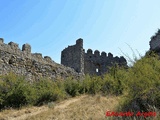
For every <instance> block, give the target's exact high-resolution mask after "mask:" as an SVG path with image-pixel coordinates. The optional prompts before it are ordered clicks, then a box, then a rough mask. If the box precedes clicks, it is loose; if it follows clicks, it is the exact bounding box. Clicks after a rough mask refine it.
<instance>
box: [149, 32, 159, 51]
mask: <svg viewBox="0 0 160 120" xmlns="http://www.w3.org/2000/svg"><path fill="white" fill-rule="evenodd" d="M150 50H153V51H156V52H160V29H159V30H158V32H157V33H156V34H155V35H154V36H152V37H151V41H150Z"/></svg>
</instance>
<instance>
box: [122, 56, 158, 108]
mask: <svg viewBox="0 0 160 120" xmlns="http://www.w3.org/2000/svg"><path fill="white" fill-rule="evenodd" d="M159 71H160V60H159V57H158V56H157V55H155V54H154V55H151V56H148V55H147V56H145V57H143V58H141V59H140V60H138V61H137V62H135V64H134V65H133V67H131V68H130V69H129V70H128V72H127V74H128V75H127V76H126V78H125V79H126V82H125V83H126V86H127V88H128V90H127V91H128V96H127V98H126V100H125V101H129V102H128V104H125V105H124V109H125V108H126V109H127V108H128V109H134V108H131V104H133V103H135V104H137V105H138V106H139V109H140V110H142V111H149V110H152V107H153V106H155V107H156V108H160V74H159ZM151 106H152V107H151Z"/></svg>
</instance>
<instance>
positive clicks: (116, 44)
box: [0, 0, 160, 63]
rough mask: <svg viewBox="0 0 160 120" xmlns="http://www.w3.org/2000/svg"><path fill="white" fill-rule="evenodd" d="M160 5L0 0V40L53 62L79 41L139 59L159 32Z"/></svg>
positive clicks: (127, 0)
mask: <svg viewBox="0 0 160 120" xmlns="http://www.w3.org/2000/svg"><path fill="white" fill-rule="evenodd" d="M159 5H160V1H159V0H0V37H1V38H4V40H5V43H8V42H10V41H13V42H16V43H18V44H19V46H20V48H21V46H22V45H23V44H24V43H29V44H30V45H31V46H32V53H35V52H38V53H42V54H43V56H46V55H48V56H50V57H51V58H52V59H53V60H54V61H55V62H57V63H60V56H61V51H62V50H63V49H64V48H65V47H67V46H68V45H73V44H75V41H76V40H77V39H78V38H82V39H83V40H84V49H85V51H87V49H88V48H91V49H93V51H94V50H96V49H98V50H99V51H100V52H102V51H105V52H107V53H108V52H111V53H113V55H114V56H121V55H123V53H125V54H128V55H129V56H130V57H132V51H131V49H130V47H131V48H132V49H133V50H134V51H135V52H136V51H138V52H139V53H140V54H142V55H144V54H145V52H146V51H147V50H149V41H150V37H151V36H152V35H154V34H155V32H157V30H158V28H160V14H159V12H160V7H159ZM128 45H129V46H130V47H129V46H128ZM121 51H123V53H122V52H121Z"/></svg>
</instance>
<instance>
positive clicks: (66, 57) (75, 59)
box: [61, 38, 84, 73]
mask: <svg viewBox="0 0 160 120" xmlns="http://www.w3.org/2000/svg"><path fill="white" fill-rule="evenodd" d="M61 64H63V65H65V66H68V67H71V68H73V69H74V70H75V71H76V72H78V73H84V50H83V39H81V38H79V39H78V40H77V41H76V44H75V45H72V46H68V47H67V48H65V49H64V50H63V51H62V52H61Z"/></svg>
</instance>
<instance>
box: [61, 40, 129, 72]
mask: <svg viewBox="0 0 160 120" xmlns="http://www.w3.org/2000/svg"><path fill="white" fill-rule="evenodd" d="M115 63H117V64H118V65H120V66H127V61H126V59H125V58H124V57H123V56H121V57H117V56H116V57H113V54H112V53H108V55H107V54H106V53H105V52H102V53H101V55H100V52H99V51H98V50H95V51H94V53H93V51H92V50H91V49H88V50H87V53H85V50H84V49H83V39H81V38H80V39H78V40H77V41H76V44H75V45H72V46H68V47H67V48H65V49H64V50H63V51H62V52H61V64H63V65H65V66H68V67H71V68H73V69H74V70H75V71H76V72H78V73H83V74H90V75H94V74H96V75H101V74H103V73H106V72H107V71H108V69H109V67H111V66H112V65H114V64H115Z"/></svg>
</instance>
